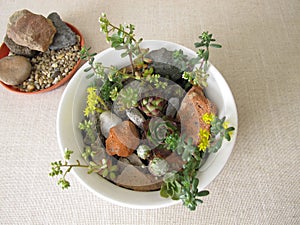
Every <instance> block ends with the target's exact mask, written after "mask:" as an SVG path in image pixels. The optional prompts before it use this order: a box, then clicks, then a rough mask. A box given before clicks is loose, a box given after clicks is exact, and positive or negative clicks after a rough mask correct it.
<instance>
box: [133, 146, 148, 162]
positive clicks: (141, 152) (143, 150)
mask: <svg viewBox="0 0 300 225" xmlns="http://www.w3.org/2000/svg"><path fill="white" fill-rule="evenodd" d="M136 152H137V155H138V156H139V157H140V158H141V159H146V158H148V157H149V156H150V152H151V148H150V147H149V146H148V145H140V146H139V147H138V148H137V150H136Z"/></svg>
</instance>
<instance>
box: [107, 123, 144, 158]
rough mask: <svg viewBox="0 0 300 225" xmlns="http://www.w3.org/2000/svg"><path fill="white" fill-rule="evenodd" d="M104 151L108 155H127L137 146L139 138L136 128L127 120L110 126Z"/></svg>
mask: <svg viewBox="0 0 300 225" xmlns="http://www.w3.org/2000/svg"><path fill="white" fill-rule="evenodd" d="M105 143H106V152H107V153H108V154H109V155H118V156H122V157H127V156H129V155H131V154H132V153H133V151H134V150H135V149H136V148H137V147H138V145H139V143H140V140H139V135H138V131H137V128H136V127H135V125H134V124H133V123H132V122H130V121H129V120H126V121H123V122H122V123H119V124H117V125H116V126H114V127H112V128H110V131H109V135H108V138H107V139H106V142H105Z"/></svg>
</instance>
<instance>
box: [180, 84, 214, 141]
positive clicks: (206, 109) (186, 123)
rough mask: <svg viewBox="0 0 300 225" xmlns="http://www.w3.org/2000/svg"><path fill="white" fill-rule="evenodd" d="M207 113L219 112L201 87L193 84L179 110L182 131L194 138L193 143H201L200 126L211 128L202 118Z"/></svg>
mask: <svg viewBox="0 0 300 225" xmlns="http://www.w3.org/2000/svg"><path fill="white" fill-rule="evenodd" d="M205 113H213V114H216V113H217V108H216V105H215V104H214V103H212V102H211V101H210V100H209V99H208V98H206V96H205V95H204V92H203V90H202V88H201V87H199V86H193V87H192V88H191V89H190V90H189V91H188V92H187V94H186V96H185V97H184V98H183V100H182V102H181V105H180V108H179V110H178V112H177V116H176V117H177V119H178V120H180V123H181V133H182V134H186V136H187V137H191V138H193V144H195V145H198V144H199V130H200V128H202V129H206V130H209V129H210V125H209V124H206V123H205V122H204V121H203V120H202V116H203V115H204V114H205Z"/></svg>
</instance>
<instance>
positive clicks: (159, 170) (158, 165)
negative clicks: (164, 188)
mask: <svg viewBox="0 0 300 225" xmlns="http://www.w3.org/2000/svg"><path fill="white" fill-rule="evenodd" d="M148 169H149V172H150V173H151V174H152V175H154V176H156V177H160V176H163V175H165V174H166V173H167V172H168V170H169V164H168V162H167V161H166V160H165V159H163V158H159V157H155V158H153V159H152V160H151V161H150V163H149V167H148Z"/></svg>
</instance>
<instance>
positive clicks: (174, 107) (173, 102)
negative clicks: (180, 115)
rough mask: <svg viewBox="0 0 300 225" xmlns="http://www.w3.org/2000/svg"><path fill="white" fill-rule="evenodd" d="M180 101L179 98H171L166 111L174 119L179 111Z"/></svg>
mask: <svg viewBox="0 0 300 225" xmlns="http://www.w3.org/2000/svg"><path fill="white" fill-rule="evenodd" d="M179 105H180V102H179V99H178V98H175V97H173V98H170V99H169V101H168V106H167V109H166V115H167V116H170V117H174V116H175V115H176V113H177V111H178V109H179Z"/></svg>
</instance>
